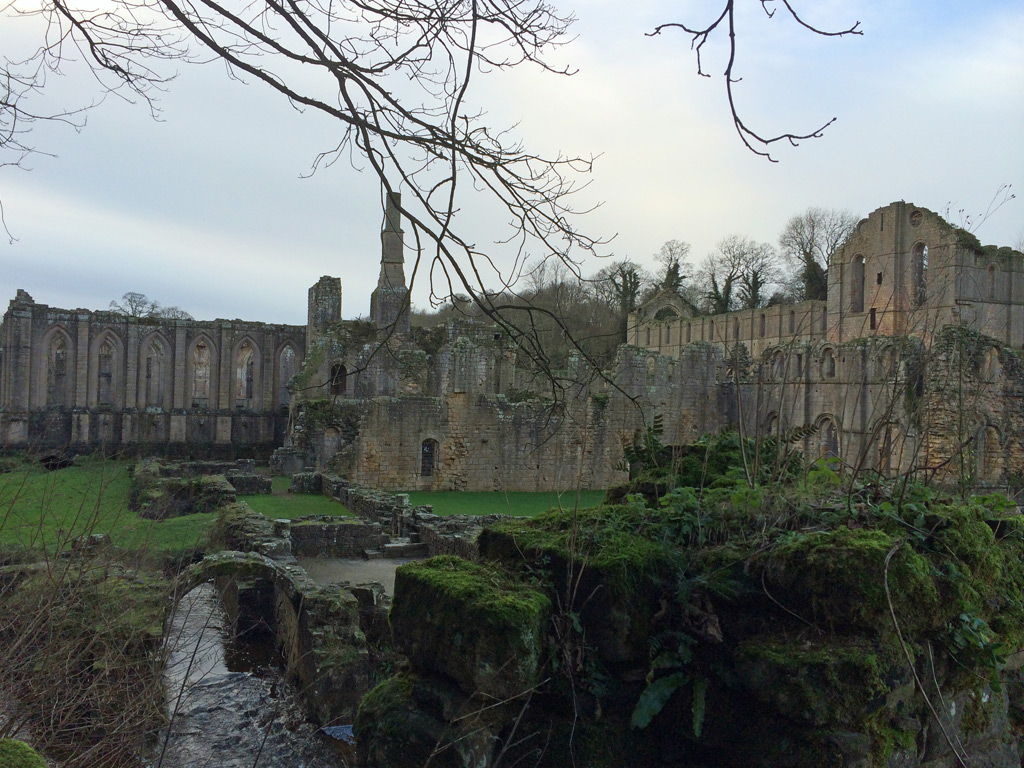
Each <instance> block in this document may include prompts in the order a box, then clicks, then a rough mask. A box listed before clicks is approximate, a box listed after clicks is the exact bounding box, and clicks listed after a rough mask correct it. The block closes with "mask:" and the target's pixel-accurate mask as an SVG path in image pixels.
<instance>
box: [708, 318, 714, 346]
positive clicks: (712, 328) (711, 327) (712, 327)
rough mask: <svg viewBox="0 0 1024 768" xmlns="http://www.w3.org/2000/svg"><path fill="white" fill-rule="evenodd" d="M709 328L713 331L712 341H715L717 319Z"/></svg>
mask: <svg viewBox="0 0 1024 768" xmlns="http://www.w3.org/2000/svg"><path fill="white" fill-rule="evenodd" d="M709 330H710V331H711V341H714V340H715V321H714V320H712V321H711V326H710V329H709Z"/></svg>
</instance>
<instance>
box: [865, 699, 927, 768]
mask: <svg viewBox="0 0 1024 768" xmlns="http://www.w3.org/2000/svg"><path fill="white" fill-rule="evenodd" d="M891 720H892V714H891V713H890V712H889V711H887V710H884V709H882V710H879V711H877V712H876V713H875V714H874V715H872V716H871V717H869V718H868V719H867V724H866V731H867V733H868V735H869V736H870V737H871V764H872V765H877V766H887V765H889V764H890V758H891V757H892V756H893V755H894V754H895V753H896V752H901V751H907V752H910V753H912V754H917V736H918V730H917V729H916V728H899V727H897V726H895V725H894V724H893V723H892V722H891Z"/></svg>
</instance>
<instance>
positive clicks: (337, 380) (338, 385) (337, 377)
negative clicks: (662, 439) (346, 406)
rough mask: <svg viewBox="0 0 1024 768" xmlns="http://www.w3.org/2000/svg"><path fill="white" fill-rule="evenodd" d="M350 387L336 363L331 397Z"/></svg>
mask: <svg viewBox="0 0 1024 768" xmlns="http://www.w3.org/2000/svg"><path fill="white" fill-rule="evenodd" d="M648 333H649V331H648ZM347 386H348V368H346V367H345V365H344V363H335V364H334V365H332V366H331V381H330V387H331V395H333V396H335V397H343V396H344V395H345V392H346V391H347V390H346V388H347Z"/></svg>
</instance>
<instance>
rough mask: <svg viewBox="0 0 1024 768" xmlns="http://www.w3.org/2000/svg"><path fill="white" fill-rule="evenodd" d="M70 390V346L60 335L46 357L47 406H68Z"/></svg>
mask: <svg viewBox="0 0 1024 768" xmlns="http://www.w3.org/2000/svg"><path fill="white" fill-rule="evenodd" d="M68 389H69V387H68V345H67V342H66V341H65V340H64V337H63V336H62V335H61V334H59V333H58V334H57V335H56V336H54V337H53V341H52V342H50V351H49V353H48V354H47V356H46V404H47V405H67V404H68Z"/></svg>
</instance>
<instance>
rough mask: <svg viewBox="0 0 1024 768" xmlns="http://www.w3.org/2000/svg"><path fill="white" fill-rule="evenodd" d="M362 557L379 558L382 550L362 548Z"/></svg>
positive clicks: (382, 555)
mask: <svg viewBox="0 0 1024 768" xmlns="http://www.w3.org/2000/svg"><path fill="white" fill-rule="evenodd" d="M363 557H365V558H366V559H367V560H380V559H381V558H382V557H384V551H383V550H380V549H364V550H363Z"/></svg>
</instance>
